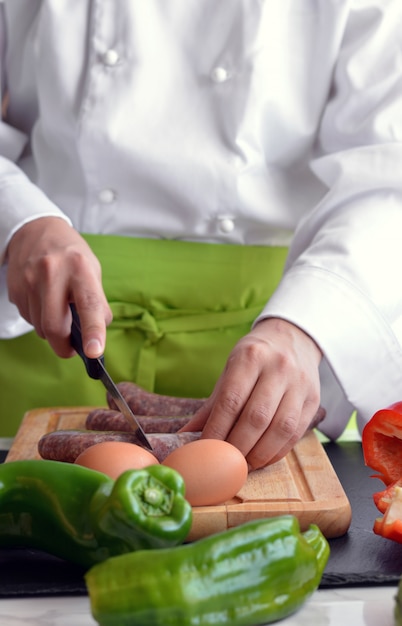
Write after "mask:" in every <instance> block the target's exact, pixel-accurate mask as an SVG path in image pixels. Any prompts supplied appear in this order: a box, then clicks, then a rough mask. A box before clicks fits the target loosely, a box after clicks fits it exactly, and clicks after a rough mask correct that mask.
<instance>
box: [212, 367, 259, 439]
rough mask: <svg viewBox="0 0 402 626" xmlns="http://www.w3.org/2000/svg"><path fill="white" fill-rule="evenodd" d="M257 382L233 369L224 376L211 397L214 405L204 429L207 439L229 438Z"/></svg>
mask: <svg viewBox="0 0 402 626" xmlns="http://www.w3.org/2000/svg"><path fill="white" fill-rule="evenodd" d="M254 384H255V379H254V377H253V376H252V372H250V377H247V376H244V375H243V376H241V375H240V372H239V373H238V372H237V371H233V372H232V373H231V372H229V373H228V374H227V375H224V376H222V378H221V379H220V381H219V383H218V385H217V387H216V389H215V390H214V393H213V396H212V398H211V400H212V401H213V402H212V407H211V409H210V413H209V417H208V419H207V421H206V423H205V426H204V428H203V431H202V436H203V438H205V439H208V438H209V439H227V438H228V436H229V433H230V432H231V430H232V428H233V426H234V424H235V423H236V421H237V419H238V417H239V415H241V412H242V410H243V408H244V406H245V404H246V402H247V399H248V397H249V395H250V394H251V392H252V390H253V387H254Z"/></svg>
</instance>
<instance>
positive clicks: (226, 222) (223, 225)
mask: <svg viewBox="0 0 402 626" xmlns="http://www.w3.org/2000/svg"><path fill="white" fill-rule="evenodd" d="M234 227H235V223H234V220H233V219H231V218H230V217H222V218H220V219H219V230H220V231H221V232H222V233H231V232H232V231H233V229H234Z"/></svg>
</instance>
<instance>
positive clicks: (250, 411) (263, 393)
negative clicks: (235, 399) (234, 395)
mask: <svg viewBox="0 0 402 626" xmlns="http://www.w3.org/2000/svg"><path fill="white" fill-rule="evenodd" d="M282 393H283V390H282V388H281V386H280V384H279V383H278V385H276V386H275V385H274V386H273V387H272V388H269V387H268V386H267V385H264V384H263V383H262V382H261V381H259V383H258V384H257V385H256V386H255V388H254V389H253V392H252V394H251V395H250V397H249V399H248V401H247V403H246V404H245V406H244V407H243V410H242V412H241V414H240V415H239V417H238V419H237V421H236V422H235V423H234V425H233V427H232V430H231V431H230V433H229V435H228V437H227V440H228V442H229V443H231V444H232V445H234V446H236V447H237V448H239V450H240V451H241V452H242V453H243V454H244V456H246V457H247V455H248V454H249V453H250V451H251V450H252V449H253V448H254V447H255V445H256V443H257V442H258V441H259V440H260V439H261V438H262V437H263V436H264V433H265V432H266V431H267V430H268V428H269V427H270V425H271V423H272V420H273V418H274V415H275V413H276V411H277V409H278V405H279V403H280V401H281V398H282Z"/></svg>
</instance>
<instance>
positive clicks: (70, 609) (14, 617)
mask: <svg viewBox="0 0 402 626" xmlns="http://www.w3.org/2000/svg"><path fill="white" fill-rule="evenodd" d="M395 594H396V587H364V588H353V589H352V588H344V589H337V590H325V589H323V590H318V591H316V592H315V593H314V594H313V596H312V597H311V598H310V599H309V600H308V601H307V602H306V603H305V604H304V605H303V606H302V608H301V609H299V611H297V613H294V614H293V615H292V616H290V617H288V618H286V619H284V620H282V621H280V622H278V623H280V624H281V626H312V625H314V626H343V625H349V624H353V626H393V625H394V621H393V611H394V604H395ZM0 624H1V626H72V625H73V626H95V625H96V621H95V620H94V619H93V618H92V616H91V609H90V603H89V598H88V597H86V596H79V597H70V596H69V597H61V598H60V597H52V598H28V599H21V598H17V599H15V600H0Z"/></svg>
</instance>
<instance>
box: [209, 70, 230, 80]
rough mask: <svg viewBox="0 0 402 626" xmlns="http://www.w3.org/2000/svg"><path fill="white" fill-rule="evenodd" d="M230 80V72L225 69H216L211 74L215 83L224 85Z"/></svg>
mask: <svg viewBox="0 0 402 626" xmlns="http://www.w3.org/2000/svg"><path fill="white" fill-rule="evenodd" d="M228 78H229V72H228V70H227V69H226V68H225V67H221V66H218V67H214V69H213V70H212V72H211V79H212V80H213V81H214V83H224V82H225V80H227V79H228Z"/></svg>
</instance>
